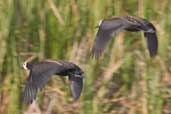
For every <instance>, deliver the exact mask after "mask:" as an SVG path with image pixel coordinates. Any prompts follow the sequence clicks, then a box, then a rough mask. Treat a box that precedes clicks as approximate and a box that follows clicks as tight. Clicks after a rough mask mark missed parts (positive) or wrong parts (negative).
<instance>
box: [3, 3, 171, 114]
mask: <svg viewBox="0 0 171 114" xmlns="http://www.w3.org/2000/svg"><path fill="white" fill-rule="evenodd" d="M170 4H171V1H170V0H165V1H162V0H158V1H156V0H151V1H149V0H141V1H139V0H129V1H125V0H61V1H60V0H41V1H36V0H22V1H21V0H6V1H0V49H1V54H0V71H1V73H0V114H20V113H21V114H23V113H25V114H27V113H33V109H34V111H35V112H37V113H38V114H58V113H59V114H78V113H79V114H170V113H171V109H170V107H171V103H170V102H171V53H170V52H171V21H170V20H171V13H170V12H171V7H170ZM122 15H135V16H140V17H144V18H146V19H148V20H150V21H151V22H152V23H153V24H154V25H155V27H156V29H157V35H158V40H159V52H158V56H157V57H156V58H154V59H151V58H150V57H149V54H148V51H147V48H146V44H145V40H144V37H143V34H142V33H129V32H122V33H119V34H117V36H116V38H115V39H113V40H112V41H111V43H109V45H108V46H107V47H106V49H105V53H104V56H103V57H101V59H100V60H94V59H92V58H91V57H89V53H90V50H91V47H92V44H93V41H94V37H95V34H96V32H97V29H95V28H94V27H95V26H96V25H97V24H98V22H99V21H100V20H101V19H102V18H109V17H114V16H122ZM30 56H37V61H41V60H43V59H47V58H48V59H62V60H65V61H72V62H74V63H76V64H78V65H79V66H80V67H81V68H82V69H84V71H85V80H84V91H83V93H82V96H81V98H80V100H79V101H78V102H76V103H72V102H71V96H70V91H69V86H68V85H67V79H64V80H63V81H62V80H61V79H60V78H59V77H53V79H51V80H50V81H49V83H48V84H47V85H46V86H45V89H43V90H42V92H40V93H39V95H38V100H37V101H38V102H37V103H36V104H33V105H30V106H28V105H24V104H23V103H22V100H21V98H22V91H23V88H24V84H25V81H26V78H27V77H26V76H27V73H25V72H24V71H23V70H22V69H21V68H20V66H21V64H22V63H23V62H24V61H25V60H26V59H27V58H29V57H30Z"/></svg>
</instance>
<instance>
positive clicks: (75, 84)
mask: <svg viewBox="0 0 171 114" xmlns="http://www.w3.org/2000/svg"><path fill="white" fill-rule="evenodd" d="M23 68H24V69H26V70H29V71H30V72H29V76H28V78H27V82H26V86H25V89H24V93H23V100H24V102H25V103H32V102H33V100H34V99H35V98H36V94H37V92H38V90H39V89H41V88H42V87H43V86H44V85H45V84H46V83H47V81H48V80H49V78H50V77H51V76H52V75H59V76H68V79H69V80H70V82H71V83H70V88H71V93H72V97H73V99H74V101H75V100H77V99H78V98H79V97H80V94H81V92H82V88H83V75H84V72H83V71H82V70H81V69H80V68H79V67H78V66H77V65H75V64H73V63H71V62H64V61H53V60H45V61H42V62H39V63H33V62H25V63H24V64H23Z"/></svg>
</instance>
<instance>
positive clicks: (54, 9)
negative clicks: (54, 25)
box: [47, 0, 65, 25]
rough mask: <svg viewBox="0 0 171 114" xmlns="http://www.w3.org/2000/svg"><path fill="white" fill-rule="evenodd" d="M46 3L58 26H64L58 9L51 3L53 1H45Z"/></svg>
mask: <svg viewBox="0 0 171 114" xmlns="http://www.w3.org/2000/svg"><path fill="white" fill-rule="evenodd" d="M47 2H48V4H49V6H50V8H51V9H52V11H53V13H54V15H55V17H56V18H57V19H58V20H59V22H60V24H62V25H64V24H65V23H64V20H63V18H62V16H61V15H60V13H59V10H58V8H57V7H56V6H55V4H54V3H53V0H47Z"/></svg>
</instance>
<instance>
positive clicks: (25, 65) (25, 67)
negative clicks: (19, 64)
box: [23, 62, 28, 70]
mask: <svg viewBox="0 0 171 114" xmlns="http://www.w3.org/2000/svg"><path fill="white" fill-rule="evenodd" d="M23 68H24V69H26V70H28V68H27V62H25V63H24V64H23Z"/></svg>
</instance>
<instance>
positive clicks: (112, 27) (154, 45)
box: [92, 16, 158, 58]
mask: <svg viewBox="0 0 171 114" xmlns="http://www.w3.org/2000/svg"><path fill="white" fill-rule="evenodd" d="M97 27H98V32H97V34H96V38H95V40H94V44H93V49H92V56H94V57H95V58H98V57H99V56H100V55H101V53H102V51H103V50H104V48H105V46H106V44H107V42H108V41H109V40H110V39H111V38H112V37H113V36H115V34H116V33H117V32H119V31H122V30H126V31H130V32H137V31H143V32H144V36H145V38H146V42H147V47H148V50H149V53H150V56H151V57H154V56H155V55H156V54H157V50H158V40H157V35H156V29H155V27H154V25H153V24H152V23H150V22H149V21H148V20H146V19H143V18H139V17H132V16H123V17H115V18H111V19H104V20H101V21H100V22H99V25H98V26H97Z"/></svg>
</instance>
